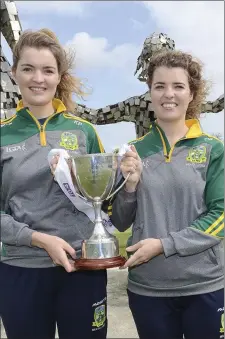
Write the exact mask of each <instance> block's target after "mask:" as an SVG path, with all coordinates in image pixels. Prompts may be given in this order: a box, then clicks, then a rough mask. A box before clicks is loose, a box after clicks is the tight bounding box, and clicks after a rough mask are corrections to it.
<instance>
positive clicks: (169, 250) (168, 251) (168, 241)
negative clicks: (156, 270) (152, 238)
mask: <svg viewBox="0 0 225 339" xmlns="http://www.w3.org/2000/svg"><path fill="white" fill-rule="evenodd" d="M160 240H161V242H162V246H163V251H164V254H165V256H166V257H170V256H171V255H173V254H176V253H177V251H176V248H175V244H174V241H173V238H172V237H171V235H170V236H169V237H167V238H163V239H160Z"/></svg>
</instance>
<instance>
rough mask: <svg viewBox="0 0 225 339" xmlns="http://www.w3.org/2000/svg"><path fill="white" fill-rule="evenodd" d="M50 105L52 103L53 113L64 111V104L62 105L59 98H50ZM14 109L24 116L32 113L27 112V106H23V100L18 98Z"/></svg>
mask: <svg viewBox="0 0 225 339" xmlns="http://www.w3.org/2000/svg"><path fill="white" fill-rule="evenodd" d="M52 105H53V107H54V110H55V113H54V114H57V113H62V112H65V111H66V106H65V105H64V103H63V102H62V101H61V100H60V99H56V98H54V99H53V100H52ZM16 111H17V114H19V115H22V116H24V117H30V114H31V115H32V112H29V113H30V114H28V112H27V111H29V109H28V108H27V107H24V105H23V100H20V101H19V102H18V104H17V107H16Z"/></svg>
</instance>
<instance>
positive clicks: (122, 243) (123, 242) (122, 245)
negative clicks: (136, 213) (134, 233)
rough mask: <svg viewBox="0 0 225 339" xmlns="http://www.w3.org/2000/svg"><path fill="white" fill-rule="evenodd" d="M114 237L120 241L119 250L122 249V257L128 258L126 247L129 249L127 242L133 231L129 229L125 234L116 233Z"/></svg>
mask: <svg viewBox="0 0 225 339" xmlns="http://www.w3.org/2000/svg"><path fill="white" fill-rule="evenodd" d="M114 235H115V236H116V237H117V239H118V240H119V248H120V255H122V256H124V257H127V252H126V247H127V240H128V238H129V237H130V236H131V229H130V228H129V229H128V230H127V231H125V232H119V231H117V230H116V231H115V232H114Z"/></svg>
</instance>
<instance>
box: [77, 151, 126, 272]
mask: <svg viewBox="0 0 225 339" xmlns="http://www.w3.org/2000/svg"><path fill="white" fill-rule="evenodd" d="M72 161H73V168H74V173H73V174H74V178H75V183H74V184H75V185H76V186H77V187H78V189H79V191H80V193H81V194H82V196H83V197H84V198H86V200H87V201H89V202H91V203H92V206H93V208H94V213H95V222H94V224H95V225H94V230H93V233H92V235H91V237H90V238H89V239H86V240H84V241H83V244H82V256H81V258H79V259H76V260H75V267H76V268H78V269H88V270H90V269H91V270H98V269H106V268H111V267H116V266H122V265H124V263H125V261H126V259H125V258H124V257H122V256H120V254H119V242H118V239H117V238H116V237H115V236H114V235H112V234H110V233H109V232H108V231H107V229H106V228H105V227H104V225H103V220H102V216H101V207H102V203H103V201H104V200H108V199H110V198H111V197H112V196H113V195H114V194H115V193H116V192H117V191H118V190H119V189H121V187H122V186H123V185H124V184H125V182H126V180H127V178H126V180H125V181H124V182H123V184H122V185H121V186H120V187H119V188H118V189H117V190H116V191H115V192H113V193H112V190H113V188H114V185H115V181H116V175H117V169H118V164H119V156H118V155H117V154H114V153H98V154H86V155H75V156H72Z"/></svg>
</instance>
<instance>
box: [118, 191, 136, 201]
mask: <svg viewBox="0 0 225 339" xmlns="http://www.w3.org/2000/svg"><path fill="white" fill-rule="evenodd" d="M120 196H121V198H123V199H124V201H125V202H135V201H136V200H137V190H136V191H134V192H127V191H126V190H125V188H124V187H123V188H122V189H121V191H120Z"/></svg>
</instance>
